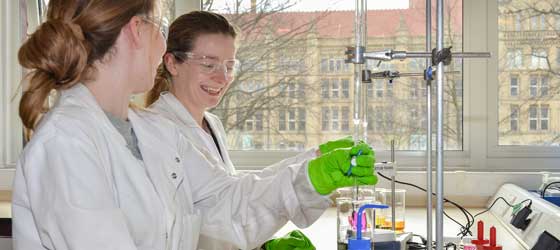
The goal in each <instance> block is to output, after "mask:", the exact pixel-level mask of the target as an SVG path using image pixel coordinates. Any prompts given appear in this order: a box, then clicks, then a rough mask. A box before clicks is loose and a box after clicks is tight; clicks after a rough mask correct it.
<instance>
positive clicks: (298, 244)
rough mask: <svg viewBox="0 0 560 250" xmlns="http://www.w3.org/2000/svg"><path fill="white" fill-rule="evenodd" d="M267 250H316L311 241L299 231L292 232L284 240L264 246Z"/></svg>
mask: <svg viewBox="0 0 560 250" xmlns="http://www.w3.org/2000/svg"><path fill="white" fill-rule="evenodd" d="M264 249H265V250H292V249H293V250H315V246H313V244H312V243H311V241H310V240H309V239H308V238H307V236H305V234H303V233H302V232H301V231H299V230H294V231H291V232H290V233H288V234H286V235H285V236H284V237H282V238H277V239H272V240H269V241H267V242H266V243H265V244H264Z"/></svg>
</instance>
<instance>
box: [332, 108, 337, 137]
mask: <svg viewBox="0 0 560 250" xmlns="http://www.w3.org/2000/svg"><path fill="white" fill-rule="evenodd" d="M331 112H332V130H334V131H337V130H338V107H332V110H331Z"/></svg>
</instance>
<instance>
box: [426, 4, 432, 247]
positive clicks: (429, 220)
mask: <svg viewBox="0 0 560 250" xmlns="http://www.w3.org/2000/svg"><path fill="white" fill-rule="evenodd" d="M431 48H432V0H426V51H429V50H430V49H431ZM430 65H432V62H431V60H430V58H429V57H427V58H426V69H427V68H428V67H430ZM426 123H427V124H426V128H427V131H426V157H427V163H426V249H429V250H432V248H433V247H432V241H433V239H432V228H433V226H432V207H433V205H432V81H431V80H430V79H426Z"/></svg>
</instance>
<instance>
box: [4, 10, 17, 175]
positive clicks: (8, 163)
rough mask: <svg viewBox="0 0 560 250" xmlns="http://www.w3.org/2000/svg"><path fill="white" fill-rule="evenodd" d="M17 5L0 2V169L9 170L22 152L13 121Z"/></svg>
mask: <svg viewBox="0 0 560 250" xmlns="http://www.w3.org/2000/svg"><path fill="white" fill-rule="evenodd" d="M19 10H20V8H19V1H13V0H10V1H1V2H0V34H2V37H1V39H0V65H2V66H1V67H0V82H1V85H0V168H6V167H13V166H14V163H15V162H16V160H17V157H18V155H19V152H20V151H21V148H22V146H21V145H22V144H21V143H22V132H21V131H22V128H21V122H20V120H19V118H18V117H17V107H18V102H19V97H20V95H19V91H18V86H19V83H20V79H21V74H22V73H21V68H20V67H19V64H18V61H17V49H18V47H19V44H20V39H21V34H22V32H20V29H21V26H20V25H21V22H19V16H20V11H19Z"/></svg>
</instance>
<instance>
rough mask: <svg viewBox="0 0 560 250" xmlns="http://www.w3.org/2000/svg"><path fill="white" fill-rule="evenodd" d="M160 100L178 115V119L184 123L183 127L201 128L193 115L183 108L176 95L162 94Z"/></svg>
mask: <svg viewBox="0 0 560 250" xmlns="http://www.w3.org/2000/svg"><path fill="white" fill-rule="evenodd" d="M160 99H162V100H163V101H164V102H165V103H167V106H168V107H171V109H173V110H172V111H173V113H175V114H177V115H176V116H177V118H178V119H179V120H180V121H181V122H182V123H183V125H185V126H187V127H191V128H200V126H199V125H198V123H196V121H195V120H194V118H193V117H192V115H191V113H190V112H189V111H188V110H187V109H186V108H185V106H183V104H182V103H181V102H180V101H179V99H177V97H175V95H173V94H172V93H170V92H163V93H161V96H160Z"/></svg>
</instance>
